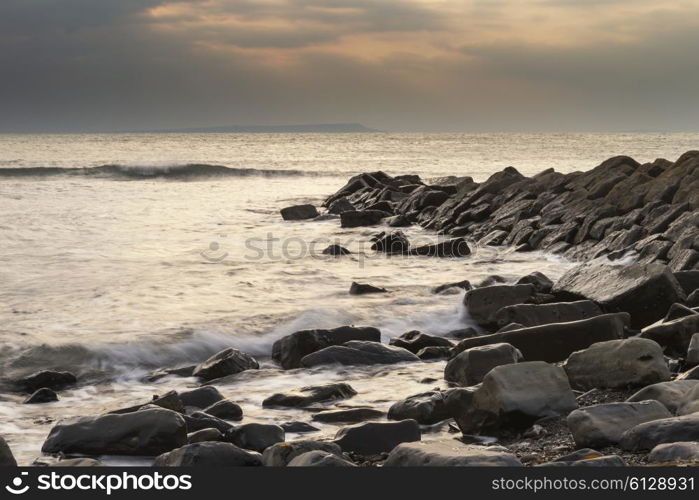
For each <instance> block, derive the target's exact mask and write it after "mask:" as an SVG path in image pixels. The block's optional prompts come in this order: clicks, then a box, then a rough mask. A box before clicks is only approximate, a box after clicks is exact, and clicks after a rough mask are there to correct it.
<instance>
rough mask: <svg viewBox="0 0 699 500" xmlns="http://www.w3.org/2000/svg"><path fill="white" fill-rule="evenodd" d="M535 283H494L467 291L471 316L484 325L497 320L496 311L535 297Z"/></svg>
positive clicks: (491, 323) (467, 307)
mask: <svg viewBox="0 0 699 500" xmlns="http://www.w3.org/2000/svg"><path fill="white" fill-rule="evenodd" d="M535 295H536V289H535V288H534V285H494V286H486V287H483V288H474V289H473V290H469V291H468V292H466V296H465V297H464V305H465V306H466V309H467V310H468V313H469V314H470V315H471V317H472V318H473V319H474V320H475V321H476V322H477V323H478V324H479V325H482V326H488V325H493V324H495V323H496V322H497V321H496V319H495V313H497V312H498V311H499V310H500V309H502V308H503V307H507V306H513V305H516V304H524V303H527V302H530V301H532V300H533V299H534V296H535Z"/></svg>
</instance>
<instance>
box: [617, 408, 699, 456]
mask: <svg viewBox="0 0 699 500" xmlns="http://www.w3.org/2000/svg"><path fill="white" fill-rule="evenodd" d="M697 440H699V413H694V414H692V415H685V416H682V417H672V418H664V419H661V420H653V421H652V422H645V423H643V424H639V425H637V426H635V427H632V428H631V429H629V430H628V431H626V432H625V433H624V435H623V436H622V438H621V441H620V443H619V444H620V447H621V449H622V450H626V451H633V452H638V451H646V450H652V449H653V448H655V447H656V446H657V445H659V444H663V443H676V442H679V441H697Z"/></svg>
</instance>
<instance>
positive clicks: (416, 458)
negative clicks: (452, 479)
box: [384, 439, 522, 467]
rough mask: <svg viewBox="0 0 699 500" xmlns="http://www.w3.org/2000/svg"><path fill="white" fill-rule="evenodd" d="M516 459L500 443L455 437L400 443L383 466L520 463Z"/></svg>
mask: <svg viewBox="0 0 699 500" xmlns="http://www.w3.org/2000/svg"><path fill="white" fill-rule="evenodd" d="M521 465H522V463H521V462H520V461H519V459H518V458H517V457H516V456H515V455H513V454H512V453H509V452H508V451H507V450H506V449H505V448H502V447H500V446H476V445H469V444H464V443H462V442H461V441H457V440H456V439H442V440H438V441H417V442H413V443H401V444H399V445H398V446H396V447H395V448H394V449H393V450H392V451H391V453H390V454H389V455H388V459H386V462H385V463H384V467H491V466H500V467H519V466H521Z"/></svg>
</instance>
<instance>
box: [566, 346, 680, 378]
mask: <svg viewBox="0 0 699 500" xmlns="http://www.w3.org/2000/svg"><path fill="white" fill-rule="evenodd" d="M564 368H565V370H566V373H567V374H568V379H569V380H570V383H571V385H572V386H573V387H575V388H577V389H582V390H589V389H593V388H609V389H619V388H627V387H639V386H641V387H642V386H646V385H650V384H655V383H657V382H666V381H668V380H670V370H669V368H668V366H667V362H666V361H665V358H664V356H663V350H662V348H661V347H660V346H659V345H658V344H657V343H656V342H653V341H652V340H648V339H641V338H629V339H619V340H608V341H606V342H598V343H595V344H592V345H591V346H590V347H588V348H587V349H583V350H580V351H577V352H574V353H572V354H571V355H570V357H569V358H568V360H567V361H566V363H565V365H564Z"/></svg>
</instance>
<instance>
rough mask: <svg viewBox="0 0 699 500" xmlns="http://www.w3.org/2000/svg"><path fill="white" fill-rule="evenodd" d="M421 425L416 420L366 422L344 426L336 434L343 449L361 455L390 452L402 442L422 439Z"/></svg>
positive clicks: (336, 439) (336, 438)
mask: <svg viewBox="0 0 699 500" xmlns="http://www.w3.org/2000/svg"><path fill="white" fill-rule="evenodd" d="M420 438H421V433H420V426H419V425H418V423H417V422H416V421H415V420H401V421H400V422H364V423H362V424H356V425H351V426H348V427H343V428H341V429H340V430H339V431H337V434H336V435H335V443H337V444H338V445H339V446H340V448H342V450H343V451H351V452H355V453H359V454H361V455H365V456H368V455H377V454H379V453H384V452H389V451H391V450H392V449H393V448H395V447H396V446H398V445H399V444H401V443H407V442H412V441H420Z"/></svg>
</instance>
